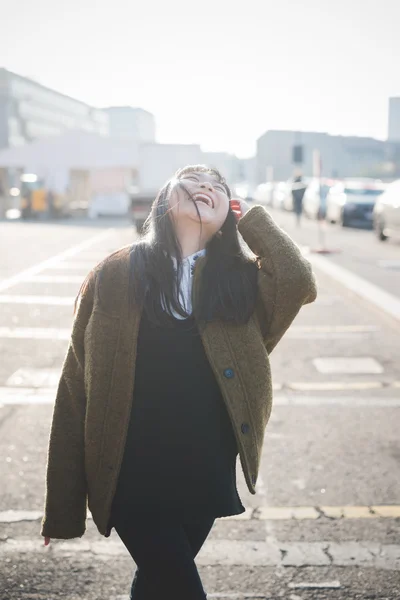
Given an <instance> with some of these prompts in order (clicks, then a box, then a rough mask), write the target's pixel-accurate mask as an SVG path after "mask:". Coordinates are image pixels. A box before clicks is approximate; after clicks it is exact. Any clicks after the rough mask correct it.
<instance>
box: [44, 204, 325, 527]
mask: <svg viewBox="0 0 400 600" xmlns="http://www.w3.org/2000/svg"><path fill="white" fill-rule="evenodd" d="M238 227H239V231H240V233H241V234H242V236H243V238H244V240H245V242H246V243H247V244H248V246H249V247H250V248H251V250H252V251H253V252H254V253H255V254H256V255H257V256H258V257H260V261H259V266H260V268H259V272H258V288H259V290H258V301H257V302H258V303H257V308H256V310H255V312H254V314H253V316H252V317H251V319H250V320H249V322H248V323H247V324H245V325H236V324H232V323H224V322H221V321H215V322H211V323H209V324H207V325H206V327H205V328H204V330H202V331H201V337H202V342H203V345H204V348H205V352H206V355H207V357H208V360H209V361H210V364H211V367H212V369H213V371H214V373H215V377H216V379H217V381H218V384H219V386H220V389H221V392H222V395H223V398H224V401H225V404H226V408H227V411H228V414H229V416H230V419H231V422H232V426H233V430H234V433H235V436H236V440H237V444H238V449H239V454H240V460H241V464H242V468H243V472H244V475H245V479H246V482H247V486H248V488H249V490H250V492H251V493H252V494H255V485H256V482H257V474H258V470H259V464H260V457H261V451H262V446H263V438H264V430H265V427H266V424H267V422H268V419H269V415H270V412H271V406H272V382H271V371H270V364H269V359H268V355H269V354H270V353H271V351H272V350H273V348H274V347H275V346H276V344H277V343H278V341H279V340H280V339H281V337H282V336H283V334H284V333H285V331H286V330H287V329H288V327H289V325H290V324H291V322H292V321H293V319H294V317H295V316H296V314H297V313H298V311H299V310H300V308H301V306H302V305H303V304H306V303H308V302H312V301H313V300H314V299H315V297H316V285H315V279H314V276H313V274H312V270H311V267H310V264H309V262H308V261H307V260H306V259H305V258H304V257H303V256H302V255H301V253H300V251H299V249H298V248H297V246H296V245H295V244H294V243H293V241H292V240H291V239H290V237H289V236H288V235H286V234H285V233H284V232H283V231H282V230H281V229H280V228H279V227H278V226H277V225H276V224H275V223H274V221H273V219H272V218H271V217H270V216H269V214H268V213H267V211H266V210H265V209H264V208H263V207H261V206H255V207H253V208H251V209H250V210H249V211H248V212H247V213H246V215H245V216H244V217H243V218H242V219H241V220H240V221H239V225H238ZM130 250H131V247H126V248H122V249H121V250H120V251H119V252H117V253H115V254H114V255H111V257H109V258H108V259H106V260H105V261H104V262H103V263H101V264H100V265H99V266H98V267H96V269H94V271H93V272H92V274H91V275H92V276H91V277H90V278H89V284H88V285H87V286H86V288H85V289H84V291H83V292H82V294H81V297H80V302H79V306H78V310H77V313H76V317H75V321H74V326H73V331H72V336H71V341H70V345H69V348H68V352H67V355H66V358H65V362H64V365H63V369H62V374H61V379H60V382H59V386H58V391H57V396H56V401H55V407H54V413H53V422H52V428H51V434H50V442H49V450H48V464H47V478H46V501H45V514H44V519H43V523H42V535H43V536H49V537H51V538H61V539H68V538H75V537H80V536H82V535H83V534H84V532H85V524H86V511H87V506H88V507H89V509H90V511H91V513H92V516H93V520H94V522H95V524H96V526H97V528H98V530H99V532H100V533H101V534H103V535H105V536H109V535H110V527H109V519H110V510H111V504H112V500H113V497H114V494H115V489H116V485H117V479H118V475H119V470H120V466H121V461H122V457H123V452H124V447H125V440H126V435H127V427H128V422H129V417H130V411H131V405H132V400H133V389H134V377H135V369H134V367H135V362H136V348H137V336H138V330H139V324H140V319H141V311H142V308H141V307H139V306H138V307H137V308H136V310H133V309H132V308H131V303H130V301H129V287H128V281H129V269H130ZM205 260H207V258H206V257H202V258H200V259H199V260H198V261H197V263H196V268H195V272H194V285H193V294H194V297H196V289H197V287H198V282H199V279H200V275H201V270H202V267H203V266H204V262H205ZM100 284H101V285H100ZM99 288H101V290H100V291H101V293H99ZM242 423H247V424H249V426H250V427H243V428H241V425H242ZM138 485H140V481H139V482H138Z"/></svg>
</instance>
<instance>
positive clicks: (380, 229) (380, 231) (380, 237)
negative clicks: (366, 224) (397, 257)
mask: <svg viewBox="0 0 400 600" xmlns="http://www.w3.org/2000/svg"><path fill="white" fill-rule="evenodd" d="M384 230H385V227H384V223H383V221H382V219H379V220H378V221H377V222H376V225H375V231H376V235H377V236H378V240H380V241H381V242H386V240H387V239H388V236H387V235H385V234H384Z"/></svg>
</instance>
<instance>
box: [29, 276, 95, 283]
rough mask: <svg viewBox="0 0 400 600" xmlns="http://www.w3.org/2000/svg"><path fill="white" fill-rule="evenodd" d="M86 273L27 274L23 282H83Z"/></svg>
mask: <svg viewBox="0 0 400 600" xmlns="http://www.w3.org/2000/svg"><path fill="white" fill-rule="evenodd" d="M84 279H85V275H27V276H26V277H25V278H24V279H23V280H22V282H23V283H82V282H83V280H84Z"/></svg>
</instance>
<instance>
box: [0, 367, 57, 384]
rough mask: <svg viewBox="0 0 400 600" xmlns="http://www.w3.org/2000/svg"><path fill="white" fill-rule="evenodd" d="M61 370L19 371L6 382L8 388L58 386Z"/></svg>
mask: <svg viewBox="0 0 400 600" xmlns="http://www.w3.org/2000/svg"><path fill="white" fill-rule="evenodd" d="M60 375H61V369H33V368H32V369H18V370H17V371H15V373H13V374H12V375H11V376H10V377H9V378H8V379H7V382H6V386H7V387H16V386H20V387H25V388H26V387H32V388H41V387H51V388H55V387H57V385H58V382H59V379H60Z"/></svg>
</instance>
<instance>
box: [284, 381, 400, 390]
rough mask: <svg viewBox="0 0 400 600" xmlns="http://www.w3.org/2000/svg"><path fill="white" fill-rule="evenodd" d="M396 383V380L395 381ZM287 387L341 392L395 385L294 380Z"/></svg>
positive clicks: (289, 388) (368, 382)
mask: <svg viewBox="0 0 400 600" xmlns="http://www.w3.org/2000/svg"><path fill="white" fill-rule="evenodd" d="M394 383H396V382H394ZM284 387H285V388H287V389H288V390H293V391H295V392H340V391H354V392H356V391H363V390H379V389H383V388H384V387H389V388H390V387H394V386H393V385H392V384H390V383H387V384H386V383H383V382H382V381H294V382H289V383H285V386H284Z"/></svg>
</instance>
